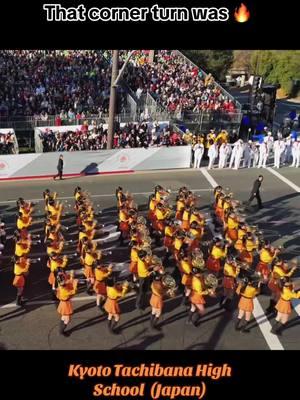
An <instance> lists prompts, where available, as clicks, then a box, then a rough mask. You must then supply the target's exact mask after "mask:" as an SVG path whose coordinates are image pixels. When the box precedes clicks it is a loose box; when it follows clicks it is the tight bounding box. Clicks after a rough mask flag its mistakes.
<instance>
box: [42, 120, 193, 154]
mask: <svg viewBox="0 0 300 400" xmlns="http://www.w3.org/2000/svg"><path fill="white" fill-rule="evenodd" d="M40 139H41V141H42V144H43V151H44V152H51V151H60V152H62V151H82V150H102V149H106V148H107V129H104V128H103V125H99V126H94V127H91V126H90V127H89V126H88V125H87V124H84V125H82V126H81V127H80V128H78V129H77V130H74V131H70V130H69V131H65V132H59V131H55V128H53V130H51V129H49V128H47V129H45V131H43V132H41V134H40ZM182 144H186V143H185V142H184V141H183V140H182V138H181V135H180V134H179V133H176V132H171V130H170V128H169V127H165V128H163V129H162V131H160V128H159V125H158V124H156V123H154V124H152V125H151V126H150V125H148V124H147V123H146V122H142V123H139V124H137V123H131V124H126V125H125V126H124V127H122V128H117V129H116V130H115V133H114V137H113V145H114V148H136V147H144V148H148V147H149V146H179V145H182Z"/></svg>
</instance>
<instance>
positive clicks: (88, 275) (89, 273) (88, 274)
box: [83, 265, 95, 279]
mask: <svg viewBox="0 0 300 400" xmlns="http://www.w3.org/2000/svg"><path fill="white" fill-rule="evenodd" d="M83 273H84V276H85V277H86V279H92V278H94V277H95V275H94V271H93V268H92V267H90V266H88V265H85V266H84V272H83Z"/></svg>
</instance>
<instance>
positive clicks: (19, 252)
mask: <svg viewBox="0 0 300 400" xmlns="http://www.w3.org/2000/svg"><path fill="white" fill-rule="evenodd" d="M13 238H14V240H15V256H17V257H22V256H26V255H27V254H29V252H30V250H31V246H32V240H31V238H30V236H29V235H26V236H24V235H21V234H20V233H19V232H18V231H16V232H15V234H14V237H13Z"/></svg>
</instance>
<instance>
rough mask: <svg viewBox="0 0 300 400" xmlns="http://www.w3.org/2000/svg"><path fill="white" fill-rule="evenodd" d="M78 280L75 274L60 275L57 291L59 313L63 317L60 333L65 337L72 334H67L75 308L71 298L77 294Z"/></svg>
mask: <svg viewBox="0 0 300 400" xmlns="http://www.w3.org/2000/svg"><path fill="white" fill-rule="evenodd" d="M77 285H78V280H77V279H74V277H73V274H71V275H67V274H65V273H62V272H59V273H58V288H57V291H56V296H57V299H58V300H59V305H58V307H57V312H58V313H59V314H60V315H61V321H60V327H59V333H60V334H61V335H64V336H69V335H70V332H66V329H67V326H68V324H69V323H70V321H71V316H72V314H73V307H72V302H71V298H72V297H73V296H74V295H75V294H76V292H77Z"/></svg>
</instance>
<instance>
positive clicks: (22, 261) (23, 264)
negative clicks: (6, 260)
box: [13, 256, 30, 306]
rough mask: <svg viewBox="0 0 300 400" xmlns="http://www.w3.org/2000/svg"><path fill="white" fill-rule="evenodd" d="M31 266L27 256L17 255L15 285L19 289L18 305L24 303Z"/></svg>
mask: <svg viewBox="0 0 300 400" xmlns="http://www.w3.org/2000/svg"><path fill="white" fill-rule="evenodd" d="M29 268H30V260H29V259H28V258H27V257H26V256H21V257H18V256H15V265H14V275H15V277H14V280H13V286H14V287H15V288H16V289H17V300H16V304H17V306H22V305H23V304H24V299H23V293H24V287H25V283H26V277H27V275H28V273H29Z"/></svg>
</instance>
